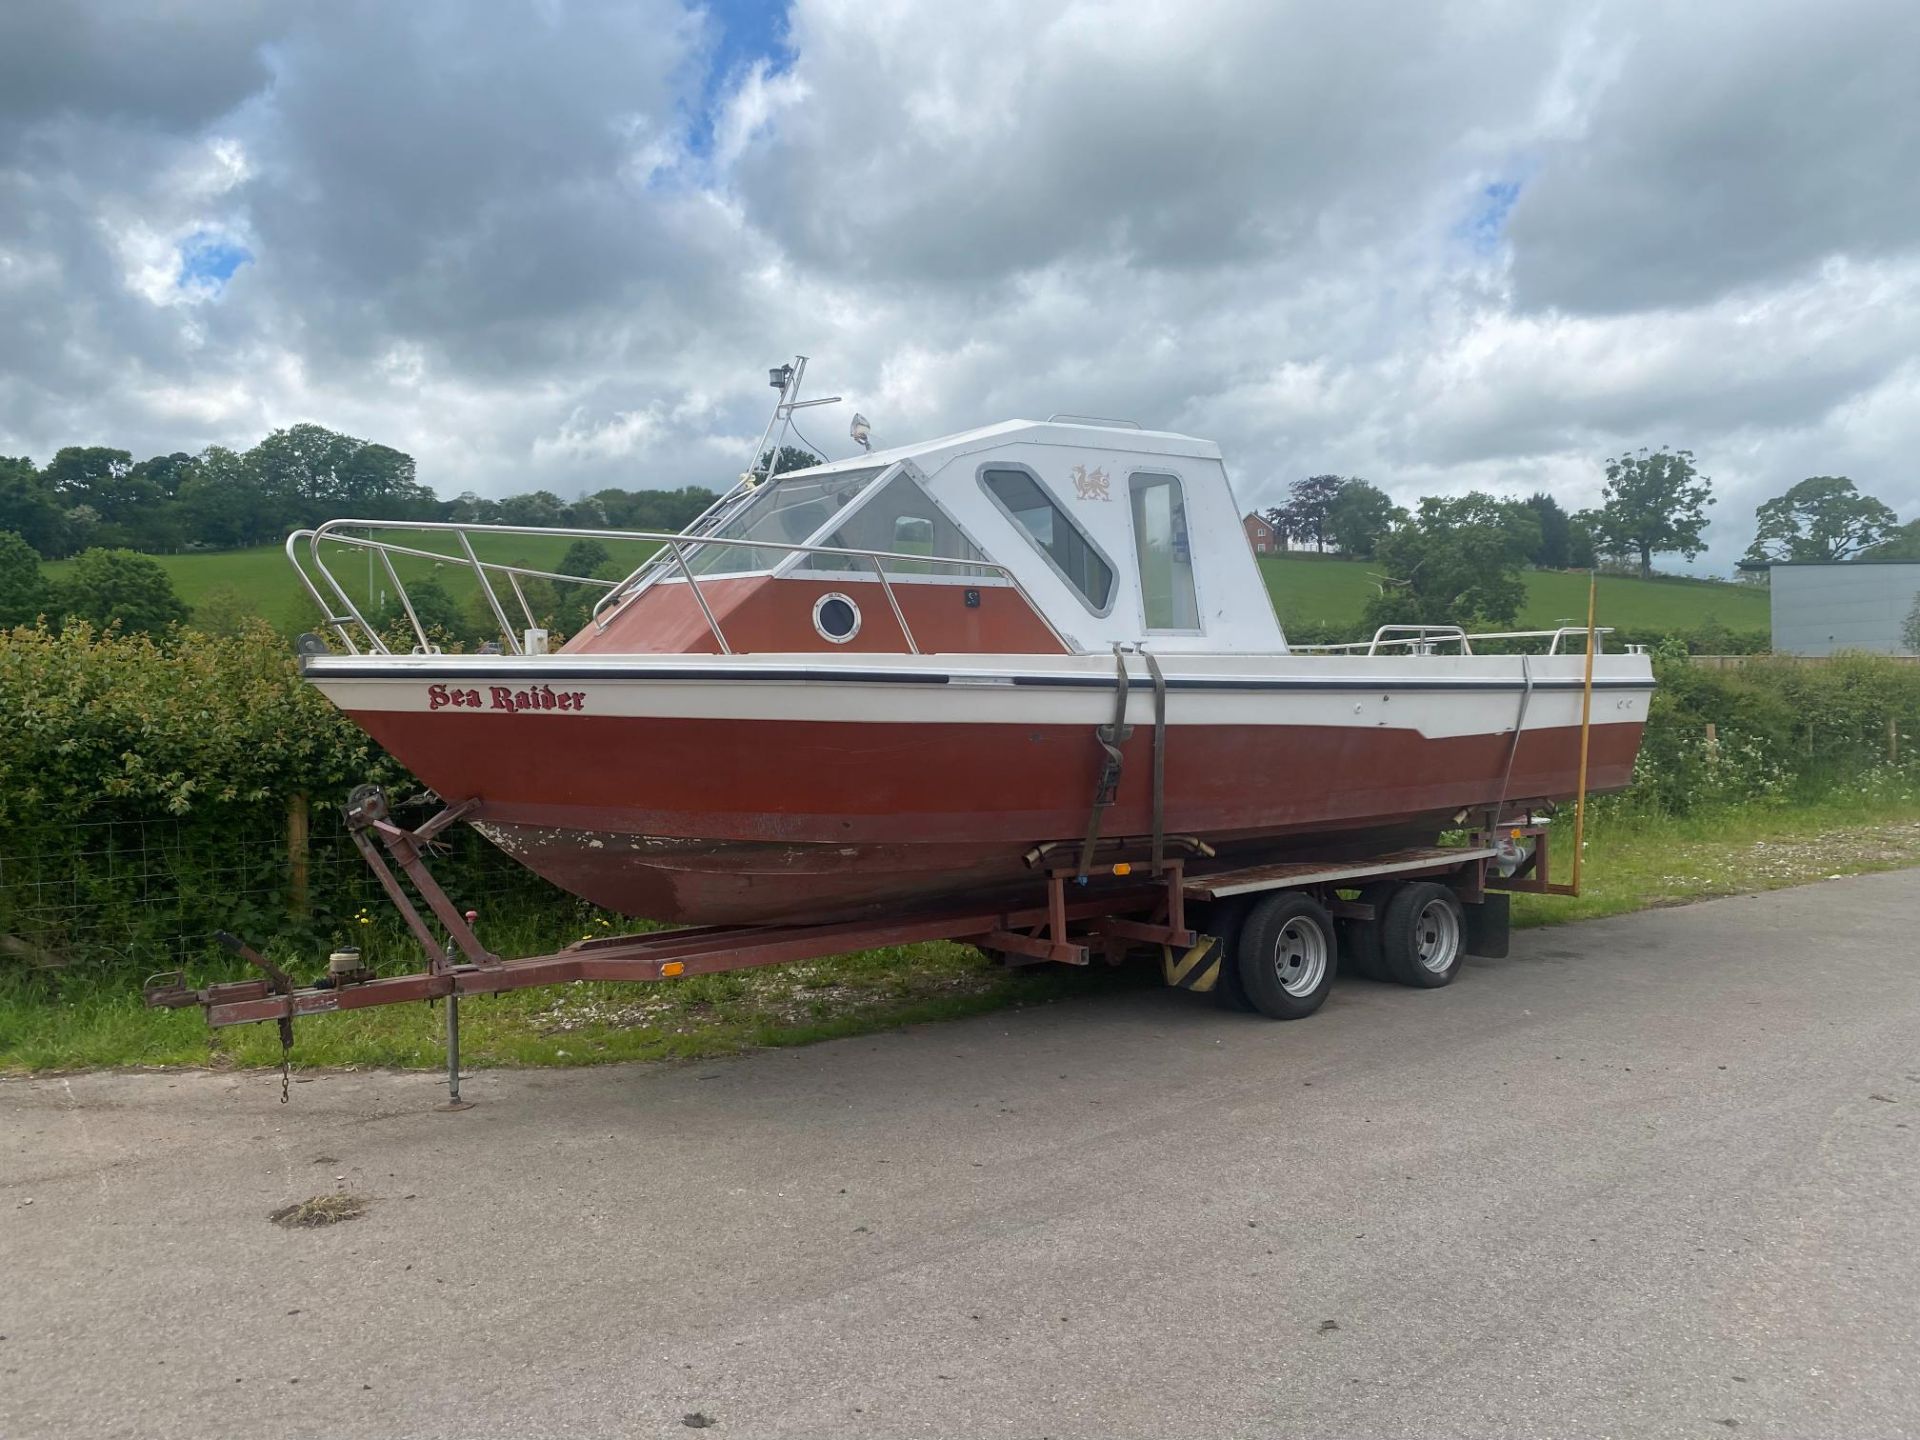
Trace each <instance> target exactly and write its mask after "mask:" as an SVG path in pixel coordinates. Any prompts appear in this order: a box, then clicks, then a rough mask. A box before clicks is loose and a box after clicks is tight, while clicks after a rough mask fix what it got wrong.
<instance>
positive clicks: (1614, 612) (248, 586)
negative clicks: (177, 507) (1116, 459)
mask: <svg viewBox="0 0 1920 1440" xmlns="http://www.w3.org/2000/svg"><path fill="white" fill-rule="evenodd" d="M390 538H393V539H396V540H401V541H402V542H403V543H409V544H417V545H419V547H420V548H423V549H452V548H454V544H455V542H454V541H453V540H452V537H450V536H444V535H442V536H433V537H428V536H415V537H408V536H405V535H404V534H403V533H395V534H393V535H392V536H391V537H390ZM568 544H569V541H568V539H567V538H566V537H565V536H563V535H502V536H483V537H480V538H479V540H478V541H477V548H478V549H479V551H480V554H481V557H482V558H483V559H487V560H500V561H506V562H510V563H518V564H524V565H529V566H531V567H533V568H534V569H551V568H553V567H555V566H557V565H558V564H559V561H560V556H561V555H562V554H563V553H564V552H565V551H566V548H567V545H568ZM648 548H650V547H645V546H642V545H638V544H631V543H629V544H626V545H620V544H610V545H609V546H608V549H609V550H610V551H611V552H612V553H613V557H614V559H615V560H616V561H618V562H620V563H621V564H623V565H626V566H628V567H629V568H630V567H631V566H633V565H637V564H639V562H640V560H641V558H642V557H643V556H644V554H645V551H646V549H648ZM154 558H155V559H157V560H158V561H159V562H160V564H161V565H162V566H163V567H164V568H165V569H166V571H167V574H168V575H169V576H171V577H172V579H173V585H174V589H175V590H176V591H178V592H179V595H180V598H181V599H182V600H184V601H186V603H187V604H188V605H193V606H197V605H199V604H201V603H202V602H203V601H204V600H205V599H206V598H207V596H208V595H209V594H211V593H212V592H214V591H217V590H220V589H223V588H224V589H228V590H231V591H233V592H234V593H235V594H236V595H237V596H239V597H240V599H241V601H242V603H243V604H245V605H247V606H250V607H251V608H253V609H254V610H256V611H257V612H258V613H259V614H261V615H262V616H264V617H265V618H266V619H267V620H269V621H271V622H272V623H273V624H274V625H275V626H276V627H278V628H280V629H283V630H289V631H292V630H302V629H306V628H308V627H309V626H311V625H313V624H314V623H315V622H316V621H317V620H318V619H319V616H318V615H317V614H315V612H314V608H313V603H312V602H311V601H310V600H308V599H307V597H306V596H305V595H304V594H303V593H302V592H301V590H300V587H299V582H298V581H296V580H295V579H294V576H293V572H292V570H291V569H290V568H289V567H288V565H287V561H286V557H285V556H284V555H283V554H282V553H281V551H280V547H278V546H262V547H260V548H258V549H254V550H228V551H219V552H212V553H199V554H188V555H159V556H156V557H154ZM69 563H70V562H66V561H56V562H54V563H52V564H50V565H48V566H47V567H46V568H47V572H48V573H49V574H50V575H58V574H60V573H62V572H63V571H64V570H65V569H66V568H67V565H68V564H69ZM329 563H330V564H331V565H332V567H333V572H334V574H335V575H337V576H338V577H339V578H340V582H341V584H343V585H345V586H346V587H347V589H348V592H349V593H350V594H351V595H352V596H353V599H354V603H355V604H357V605H361V606H363V607H364V605H365V604H366V602H367V596H368V591H369V588H371V590H372V592H373V595H374V600H373V603H374V604H375V605H378V604H379V596H380V595H381V594H382V593H384V591H383V588H382V584H381V581H382V577H381V576H380V574H379V573H378V571H377V569H376V570H375V571H374V572H373V573H372V574H371V575H370V574H369V569H368V565H367V561H366V558H365V556H363V555H354V554H349V553H347V552H346V551H345V550H344V549H341V550H340V551H339V552H338V554H337V556H336V557H333V558H330V561H329ZM399 568H400V572H401V576H402V578H403V579H406V580H412V579H414V578H415V577H416V576H419V575H422V574H425V573H426V572H427V571H428V570H430V569H432V568H434V567H433V565H432V562H430V561H425V560H411V559H408V560H402V561H401V562H400V564H399ZM1260 568H1261V571H1262V573H1263V574H1264V575H1265V577H1266V582H1267V590H1268V592H1269V593H1270V594H1271V595H1272V596H1273V604H1274V609H1275V610H1277V611H1278V612H1279V615H1280V619H1281V622H1282V623H1283V624H1294V625H1299V624H1331V625H1354V624H1358V623H1359V620H1360V615H1361V612H1362V611H1363V610H1364V609H1365V608H1366V604H1367V601H1368V600H1369V599H1370V598H1372V596H1373V595H1374V593H1375V586H1374V582H1373V580H1372V578H1371V576H1372V574H1373V567H1372V566H1371V565H1369V564H1368V563H1367V562H1366V561H1364V560H1336V559H1321V558H1318V557H1315V556H1306V555H1290V556H1268V557H1265V558H1263V559H1262V560H1261V561H1260ZM444 578H445V583H446V586H447V589H448V590H449V591H451V592H452V593H453V594H454V595H455V596H456V598H463V599H464V598H465V597H466V596H467V595H469V594H471V593H472V586H471V581H470V580H469V579H467V577H466V574H465V571H464V566H463V565H462V564H460V563H459V562H456V563H455V564H454V565H453V566H452V567H451V568H449V569H448V570H446V572H445V575H444ZM1526 582H1527V605H1526V609H1525V610H1524V611H1523V612H1522V614H1521V617H1520V619H1521V623H1522V624H1523V625H1524V626H1525V627H1527V628H1529V629H1543V628H1552V627H1553V626H1556V625H1563V624H1579V623H1584V622H1585V620H1586V614H1587V577H1586V576H1585V575H1584V574H1573V573H1567V572H1563V571H1545V570H1536V571H1529V572H1527V575H1526ZM1713 622H1718V623H1719V624H1721V625H1724V626H1726V627H1727V628H1729V629H1732V630H1765V629H1766V628H1767V626H1768V609H1767V592H1766V591H1765V590H1763V589H1759V588H1756V587H1754V586H1749V585H1734V584H1729V583H1728V582H1726V581H1721V580H1680V579H1655V580H1635V579H1628V578H1625V577H1621V576H1614V575H1608V576H1603V577H1602V578H1601V581H1600V623H1601V624H1603V625H1614V626H1618V627H1620V628H1622V629H1627V630H1634V631H1643V630H1663V629H1664V630H1695V629H1698V628H1700V627H1701V626H1703V625H1707V624H1709V623H1713Z"/></svg>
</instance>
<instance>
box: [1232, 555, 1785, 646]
mask: <svg viewBox="0 0 1920 1440" xmlns="http://www.w3.org/2000/svg"><path fill="white" fill-rule="evenodd" d="M1260 570H1261V574H1262V575H1263V576H1264V577H1265V579H1266V582H1267V593H1268V594H1269V595H1270V596H1272V597H1273V608H1274V610H1275V612H1276V613H1278V615H1279V616H1280V623H1281V624H1282V625H1357V624H1359V623H1360V617H1361V614H1362V613H1363V612H1364V611H1365V610H1366V607H1367V601H1369V600H1371V599H1372V598H1373V597H1374V596H1375V595H1376V594H1378V593H1379V587H1378V585H1377V583H1376V581H1375V580H1374V575H1375V574H1376V571H1375V569H1374V567H1373V566H1372V565H1370V564H1369V563H1368V562H1367V561H1364V560H1341V559H1334V558H1326V557H1321V556H1315V555H1266V556H1262V557H1261V559H1260ZM1522 578H1523V579H1524V580H1525V581H1526V585H1527V600H1526V605H1525V606H1524V608H1523V609H1522V610H1521V612H1520V624H1521V626H1522V627H1523V628H1524V629H1528V630H1551V629H1553V628H1554V627H1556V626H1559V625H1584V624H1585V623H1586V619H1587V576H1586V572H1585V571H1563V570H1528V571H1525V572H1523V576H1522ZM1598 610H1599V621H1600V623H1601V624H1602V625H1612V626H1617V627H1618V628H1620V629H1623V630H1633V631H1636V632H1637V631H1643V630H1697V629H1699V628H1701V627H1702V626H1705V625H1709V624H1712V623H1715V622H1718V623H1719V624H1721V625H1724V626H1726V627H1727V628H1729V629H1731V630H1765V629H1766V628H1767V627H1768V625H1769V623H1770V620H1769V611H1768V599H1767V592H1766V591H1765V590H1764V589H1761V588H1759V587H1756V586H1750V585H1736V584H1731V583H1729V582H1727V581H1724V580H1692V579H1678V578H1667V577H1664V576H1663V577H1656V578H1655V579H1652V580H1641V579H1638V578H1636V577H1633V576H1626V575H1602V576H1601V577H1600V587H1599V598H1598Z"/></svg>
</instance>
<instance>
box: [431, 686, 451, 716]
mask: <svg viewBox="0 0 1920 1440" xmlns="http://www.w3.org/2000/svg"><path fill="white" fill-rule="evenodd" d="M449 703H450V702H449V701H448V699H447V687H446V686H444V685H429V686H428V687H427V708H428V709H429V710H438V709H439V708H440V707H441V706H442V705H446V704H449Z"/></svg>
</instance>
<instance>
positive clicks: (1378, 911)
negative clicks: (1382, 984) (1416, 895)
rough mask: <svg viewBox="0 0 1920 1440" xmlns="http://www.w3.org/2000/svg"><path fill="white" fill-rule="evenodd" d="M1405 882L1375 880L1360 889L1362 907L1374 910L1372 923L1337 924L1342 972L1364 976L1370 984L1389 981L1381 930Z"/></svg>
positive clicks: (1368, 921) (1342, 922)
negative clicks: (1381, 943) (1368, 906)
mask: <svg viewBox="0 0 1920 1440" xmlns="http://www.w3.org/2000/svg"><path fill="white" fill-rule="evenodd" d="M1405 883H1406V882H1405V881H1403V880H1376V881H1374V882H1373V883H1372V884H1371V885H1363V886H1361V888H1360V895H1359V899H1360V903H1361V904H1363V905H1371V906H1372V907H1373V918H1372V919H1371V920H1337V921H1335V922H1334V932H1335V933H1336V934H1337V935H1339V937H1340V968H1341V969H1342V970H1343V971H1345V972H1346V973H1347V974H1349V975H1364V976H1366V977H1367V979H1369V980H1386V979H1389V978H1391V977H1390V976H1389V975H1388V974H1387V962H1386V957H1385V956H1384V955H1382V954H1381V951H1380V926H1381V923H1382V922H1383V921H1384V920H1385V919H1386V916H1387V906H1388V904H1389V903H1391V901H1392V900H1393V897H1394V896H1395V895H1397V894H1398V893H1399V892H1400V887H1401V886H1402V885H1404V884H1405Z"/></svg>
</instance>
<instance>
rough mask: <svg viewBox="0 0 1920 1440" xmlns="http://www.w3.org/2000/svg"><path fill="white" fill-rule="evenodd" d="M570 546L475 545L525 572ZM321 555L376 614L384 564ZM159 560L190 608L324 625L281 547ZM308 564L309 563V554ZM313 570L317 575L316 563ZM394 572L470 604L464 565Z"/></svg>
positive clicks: (405, 538) (480, 540) (430, 545)
mask: <svg viewBox="0 0 1920 1440" xmlns="http://www.w3.org/2000/svg"><path fill="white" fill-rule="evenodd" d="M381 538H382V539H386V540H391V541H393V542H395V543H396V544H401V545H409V546H412V547H414V548H416V549H421V550H435V551H441V552H457V551H458V549H459V542H458V541H457V540H456V539H455V538H454V537H453V536H452V535H449V534H444V533H439V534H436V533H428V532H411V531H387V532H383V534H382V536H381ZM571 543H572V541H571V539H570V538H569V537H567V536H565V535H480V536H476V537H475V539H474V549H475V550H476V551H477V552H478V553H479V555H480V558H481V559H483V560H491V561H499V562H502V563H505V564H511V565H525V566H527V567H529V568H531V569H534V570H555V569H557V568H558V567H559V564H560V557H561V556H562V555H564V554H565V553H566V551H567V547H568V545H570V544H571ZM602 543H604V544H605V545H606V547H607V551H608V553H609V554H610V555H612V557H613V559H614V561H615V562H616V563H618V564H621V565H624V566H626V567H627V568H628V569H631V568H633V567H634V566H637V565H638V564H639V563H640V562H641V560H643V559H645V558H646V556H647V554H648V553H649V552H650V551H651V550H652V549H653V547H652V546H651V545H645V544H640V543H637V542H632V541H627V542H619V541H605V542H602ZM323 553H324V555H325V557H326V561H327V565H328V567H329V568H330V569H331V570H332V572H333V574H334V576H335V577H336V578H337V579H338V580H339V581H340V584H341V585H342V586H344V587H345V589H346V591H347V593H348V595H350V596H351V597H352V598H353V603H354V604H355V605H358V606H360V607H361V610H362V611H363V612H365V613H370V612H368V611H367V606H368V604H369V598H370V597H371V604H372V605H373V606H374V607H375V608H378V606H379V604H380V601H381V598H382V597H383V596H384V595H385V594H386V593H387V591H388V589H390V588H391V587H389V586H388V585H387V584H386V577H385V575H384V574H383V573H382V572H381V570H380V566H379V562H378V561H377V560H374V559H373V557H372V554H371V552H367V551H359V552H356V551H354V550H352V549H350V548H349V547H347V546H344V545H335V546H327V547H323ZM153 558H154V559H155V560H157V561H158V562H159V563H160V566H161V568H162V569H164V570H165V571H166V572H167V576H168V578H169V579H171V580H172V581H173V588H174V591H175V593H176V594H178V595H179V596H180V598H181V599H182V600H184V601H185V602H186V603H187V604H188V605H189V606H192V607H195V608H198V607H199V606H200V605H201V604H202V603H204V602H205V601H206V599H207V597H208V596H209V595H212V594H214V593H215V592H217V591H220V590H230V591H232V592H233V593H234V594H235V595H236V596H238V597H239V599H240V601H241V603H242V604H243V605H244V606H246V607H247V608H249V609H251V610H253V611H254V612H256V613H257V614H259V615H261V616H262V617H264V618H265V619H266V620H267V621H269V622H270V623H271V624H272V625H273V626H274V627H275V628H276V629H280V630H285V631H289V632H291V631H297V630H306V629H311V628H313V627H315V626H316V625H318V623H319V621H320V618H321V617H320V614H319V612H318V611H317V610H316V609H315V608H314V604H313V601H312V600H310V599H308V598H307V595H306V592H305V591H304V590H302V589H301V588H300V582H299V580H297V579H296V578H295V577H294V573H293V567H292V566H291V565H289V564H288V563H287V557H286V554H285V552H284V551H283V550H282V549H281V547H280V546H278V545H262V546H258V547H256V548H255V549H252V550H218V551H201V552H196V553H191V554H185V555H156V556H154V557H153ZM302 558H303V559H305V558H306V555H305V552H304V551H302ZM369 561H372V563H371V564H370V563H369ZM72 563H73V562H72V561H70V560H56V561H52V562H50V563H49V564H48V565H46V567H45V571H46V574H47V575H48V576H49V577H50V578H51V577H55V576H59V575H62V574H64V573H65V572H66V571H67V569H68V568H69V567H70V566H71V565H72ZM308 568H309V570H310V571H311V569H312V566H311V563H310V562H309V565H308ZM394 568H395V569H396V570H398V571H399V572H400V578H401V579H402V580H403V581H405V582H408V583H411V582H413V581H414V580H417V579H419V578H420V577H422V576H424V575H427V574H428V573H430V572H433V571H436V570H437V571H439V572H440V576H441V581H442V583H443V584H444V585H445V586H446V589H447V591H448V593H450V594H451V595H453V597H454V598H455V599H457V600H463V601H464V600H466V599H467V598H468V597H469V596H471V595H472V594H474V585H473V579H472V571H471V570H470V569H469V568H468V567H467V564H466V562H465V561H464V560H461V559H458V558H455V559H453V560H451V561H450V562H449V563H448V564H446V565H444V566H443V565H438V564H436V563H435V562H434V561H431V560H421V559H417V558H414V557H411V556H401V557H399V558H398V559H396V561H395V562H394ZM317 578H318V577H316V579H317ZM495 583H496V585H498V586H499V587H500V590H501V598H502V600H503V601H505V602H506V603H507V604H508V605H509V606H511V605H512V604H513V598H512V595H511V594H510V593H509V592H508V591H507V590H506V587H505V584H504V582H503V581H501V580H500V579H499V577H495ZM509 613H511V611H510V612H509Z"/></svg>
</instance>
